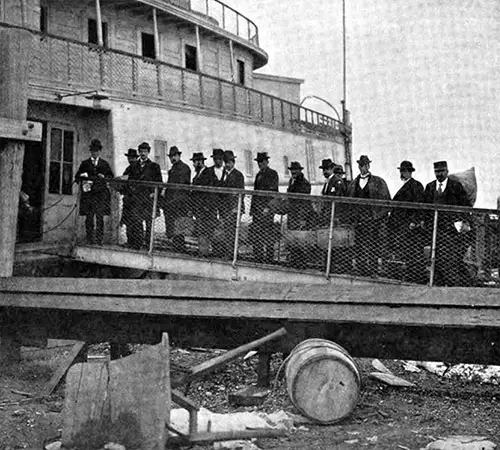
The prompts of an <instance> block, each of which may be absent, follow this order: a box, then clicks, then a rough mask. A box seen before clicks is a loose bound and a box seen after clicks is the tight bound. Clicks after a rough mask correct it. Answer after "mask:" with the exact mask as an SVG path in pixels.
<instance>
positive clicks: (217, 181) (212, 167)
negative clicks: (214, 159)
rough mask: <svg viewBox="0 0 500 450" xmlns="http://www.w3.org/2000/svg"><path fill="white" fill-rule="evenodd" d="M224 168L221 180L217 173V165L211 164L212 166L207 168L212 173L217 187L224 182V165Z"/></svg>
mask: <svg viewBox="0 0 500 450" xmlns="http://www.w3.org/2000/svg"><path fill="white" fill-rule="evenodd" d="M222 169H223V170H222V178H221V179H220V180H219V179H218V178H217V175H216V174H215V166H210V167H207V169H206V170H208V171H209V172H210V173H211V174H212V178H213V180H214V186H215V187H221V186H222V185H223V183H224V182H223V178H224V172H225V171H226V169H224V167H223V168H222Z"/></svg>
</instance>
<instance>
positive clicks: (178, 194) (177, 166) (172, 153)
mask: <svg viewBox="0 0 500 450" xmlns="http://www.w3.org/2000/svg"><path fill="white" fill-rule="evenodd" d="M181 154H182V152H181V151H179V149H178V148H177V147H176V146H175V145H173V146H172V147H170V149H169V152H168V157H169V159H170V163H171V164H172V167H170V169H169V171H168V178H167V185H169V184H185V185H189V184H191V169H190V168H189V166H188V165H187V164H186V163H184V162H183V161H182V160H181ZM161 200H162V201H161V206H162V208H163V214H164V216H165V233H166V235H167V238H169V239H171V238H174V229H175V221H176V219H178V218H180V217H186V216H187V213H188V209H189V191H188V190H187V189H173V188H169V187H168V186H167V188H166V189H165V191H164V193H163V195H162V199H161ZM176 240H177V241H179V242H178V249H179V250H180V249H181V248H183V247H184V237H183V236H180V235H179V236H178V237H176Z"/></svg>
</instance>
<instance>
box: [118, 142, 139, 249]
mask: <svg viewBox="0 0 500 450" xmlns="http://www.w3.org/2000/svg"><path fill="white" fill-rule="evenodd" d="M125 156H126V157H127V160H128V164H129V165H128V166H127V168H126V169H125V171H124V172H123V176H122V177H123V178H124V179H127V180H128V177H129V176H130V171H131V170H132V167H133V166H134V165H135V164H137V160H138V159H139V152H138V151H137V149H135V148H129V149H128V151H127V153H125ZM120 193H121V194H122V195H123V206H122V218H121V220H120V225H125V227H126V233H127V247H133V242H134V233H133V227H134V215H133V214H134V208H135V198H134V189H133V188H132V187H131V186H130V185H129V184H126V185H122V186H121V187H120ZM136 221H137V219H136Z"/></svg>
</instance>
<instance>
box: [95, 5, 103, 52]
mask: <svg viewBox="0 0 500 450" xmlns="http://www.w3.org/2000/svg"><path fill="white" fill-rule="evenodd" d="M95 15H96V22H97V44H98V45H99V46H100V47H103V46H104V39H103V37H102V17H101V2H100V1H99V0H95Z"/></svg>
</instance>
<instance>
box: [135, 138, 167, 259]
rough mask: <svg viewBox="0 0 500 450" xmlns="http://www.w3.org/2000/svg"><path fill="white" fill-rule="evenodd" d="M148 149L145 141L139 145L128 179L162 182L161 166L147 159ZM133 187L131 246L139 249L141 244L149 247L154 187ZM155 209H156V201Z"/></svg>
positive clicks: (148, 146) (139, 185)
mask: <svg viewBox="0 0 500 450" xmlns="http://www.w3.org/2000/svg"><path fill="white" fill-rule="evenodd" d="M150 150H151V147H150V145H149V144H148V143H147V142H143V143H141V144H140V145H139V147H138V151H139V159H138V161H137V163H136V164H134V165H133V166H132V167H131V169H130V174H129V178H128V179H129V180H134V181H155V182H157V183H162V181H163V180H162V176H161V168H160V166H159V164H157V163H155V162H153V161H151V160H150V159H149V152H150ZM133 189H134V192H133V194H134V208H133V212H132V216H133V227H132V228H133V240H132V241H133V242H132V247H133V248H135V249H139V248H141V246H145V247H149V244H150V240H151V227H152V223H153V205H154V197H155V194H154V193H155V188H153V187H148V186H144V185H141V184H140V183H138V184H135V185H133ZM156 209H158V203H157V208H156ZM154 215H155V216H156V215H157V211H155V212H154ZM144 224H145V227H144Z"/></svg>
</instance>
